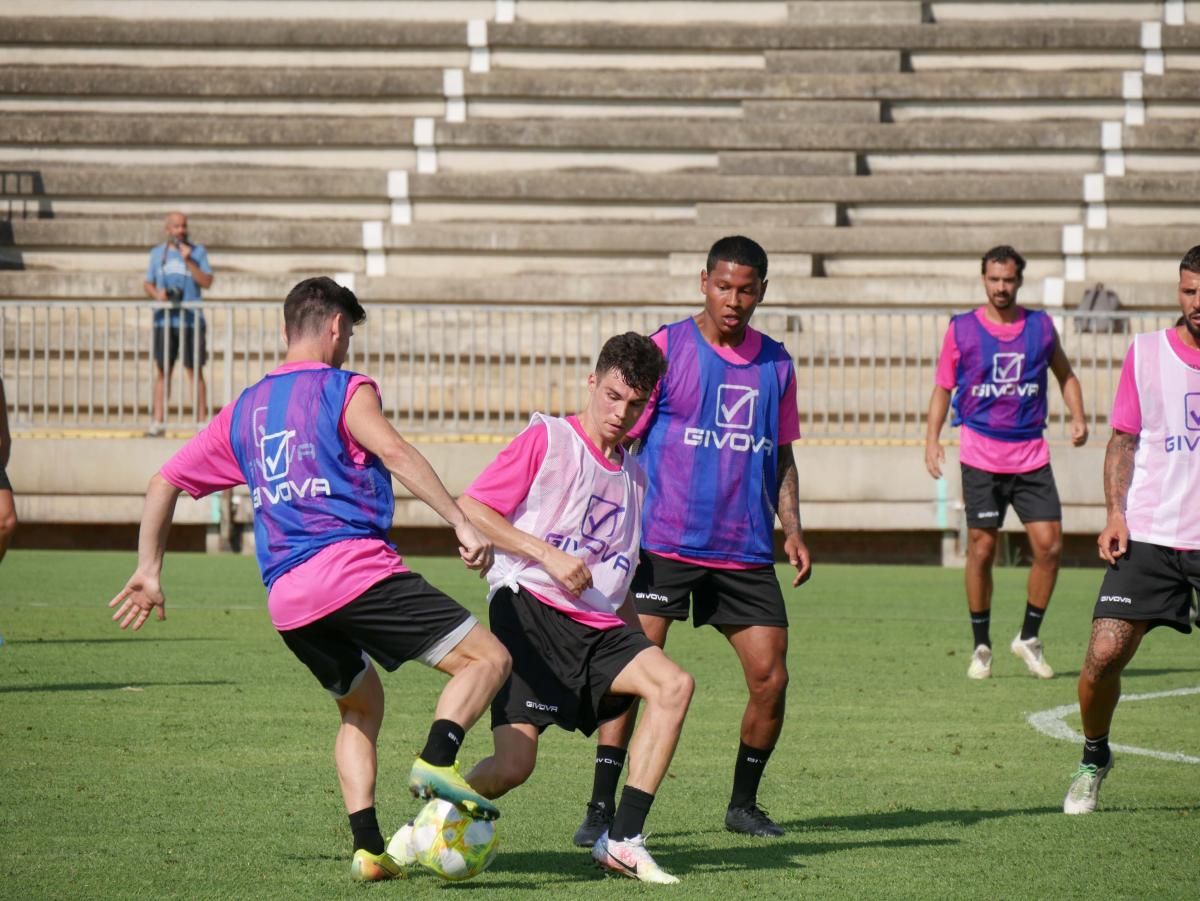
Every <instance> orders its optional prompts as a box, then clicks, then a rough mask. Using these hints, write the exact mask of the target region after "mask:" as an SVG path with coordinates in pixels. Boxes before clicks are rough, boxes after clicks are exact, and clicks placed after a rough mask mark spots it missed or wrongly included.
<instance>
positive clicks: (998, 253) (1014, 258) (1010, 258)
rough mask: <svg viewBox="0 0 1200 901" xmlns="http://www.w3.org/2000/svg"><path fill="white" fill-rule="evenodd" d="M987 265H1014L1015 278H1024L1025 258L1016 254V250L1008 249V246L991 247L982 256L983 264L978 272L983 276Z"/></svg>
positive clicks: (985, 273)
mask: <svg viewBox="0 0 1200 901" xmlns="http://www.w3.org/2000/svg"><path fill="white" fill-rule="evenodd" d="M988 263H1016V264H1017V278H1024V277H1025V257H1023V256H1021V255H1020V254H1019V253H1017V251H1016V248H1014V247H1010V246H1009V245H1008V244H1000V245H998V246H997V247H993V248H992V249H991V250H989V251H988V252H987V253H985V254H984V255H983V262H982V264H980V266H979V271H980V273H981V274H983V275H987V267H988Z"/></svg>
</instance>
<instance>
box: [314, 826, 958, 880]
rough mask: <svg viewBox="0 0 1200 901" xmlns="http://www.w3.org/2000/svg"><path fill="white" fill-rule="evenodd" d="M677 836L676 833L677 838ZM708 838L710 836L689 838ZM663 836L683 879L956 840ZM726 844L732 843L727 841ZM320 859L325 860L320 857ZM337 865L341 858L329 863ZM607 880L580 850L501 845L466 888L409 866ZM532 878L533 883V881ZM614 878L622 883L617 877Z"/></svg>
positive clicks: (659, 844)
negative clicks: (451, 873)
mask: <svg viewBox="0 0 1200 901" xmlns="http://www.w3.org/2000/svg"><path fill="white" fill-rule="evenodd" d="M677 834H678V833H677ZM688 834H694V835H704V836H708V837H710V838H711V837H712V835H713V833H711V832H704V833H701V832H697V833H688ZM664 835H666V833H656V834H655V841H652V842H651V845H653V848H652V849H651V850H652V853H653V854H654V857H655V859H656V860H657V861H658V862H659V863H660V864H661V865H662V867H663V869H665V870H666V871H667V872H668V873H674V874H675V875H677V876H684V875H685V874H687V873H692V872H696V873H719V872H729V871H740V870H772V869H774V870H779V869H784V870H795V869H797V868H802V867H803V866H804V858H806V857H818V856H820V855H822V854H834V853H837V852H841V851H858V850H880V849H887V848H931V847H940V846H945V845H957V844H958V843H959V842H958V840H957V839H923V838H912V839H881V840H879V841H842V842H839V841H829V842H811V841H807V842H806V841H797V840H794V839H781V840H778V841H770V842H764V841H761V840H754V841H753V842H752V843H751V844H746V845H735V846H726V847H717V848H714V847H713V846H712V844H711V843H708V842H704V843H699V842H684V843H680V842H678V841H671V840H670V839H669V838H667V839H663V840H661V841H659V840H658V839H662V837H663V836H664ZM730 840H734V839H733V838H732V837H730ZM320 857H322V858H324V857H325V855H320ZM328 859H331V860H341V858H340V857H330V858H328ZM605 876H606V874H605V873H604V872H602V871H601V870H600V868H599V867H597V866H596V865H595V864H594V863H592V856H591V852H590V851H588V850H586V849H583V848H578V849H575V850H572V851H565V850H557V849H550V848H547V849H543V850H532V851H511V852H509V851H505V850H504V847H503V844H502V845H501V848H500V853H499V854H498V855H497V857H496V861H495V863H493V864H492V866H491V868H490V869H489V870H488V872H487V875H486V876H484V877H481V878H479V879H472V880H467V881H466V882H459V883H454V882H444V881H442V880H441V879H439V878H438V877H437V876H435V875H434V874H433V873H432V872H430V871H428V870H425V869H423V868H421V867H420V866H413V867H410V868H409V878H408V880H406V881H408V882H413V881H417V880H423V881H425V882H428V883H431V884H441V885H442V886H444V887H445V888H446V889H447V890H449V889H454V890H457V891H468V892H469V891H484V892H486V891H493V892H494V891H499V890H501V889H512V890H519V891H523V892H532V891H539V890H540V891H548V890H550V891H552V890H554V889H556V888H559V887H560V886H563V885H576V884H579V883H582V882H597V881H599V880H601V879H604V878H605ZM531 877H537V878H536V881H534V880H533V879H532V878H531ZM612 878H614V879H617V880H618V881H619V882H622V883H624V882H625V880H624V879H622V878H621V877H618V876H613V877H612Z"/></svg>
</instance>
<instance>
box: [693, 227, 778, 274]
mask: <svg viewBox="0 0 1200 901" xmlns="http://www.w3.org/2000/svg"><path fill="white" fill-rule="evenodd" d="M721 260H724V261H725V262H727V263H737V264H738V265H739V266H749V267H750V268H751V269H753V270H754V271H755V272H757V273H758V277H759V278H760V279H762V280H763V281H766V280H767V252H766V251H765V250H763V249H762V245H761V244H759V243H758V242H757V241H754V240H751V239H750V238H747V237H746V236H745V235H729V236H728V237H725V238H721V240H719V241H717V243H715V244H714V245H713V246H712V247H711V248H709V251H708V260H707V261H706V263H705V266H704V268H705V269H706V270H707V271H708V272H710V273H711V272H712V271H713V269H714V268H715V267H716V265H717V263H719V262H720V261H721Z"/></svg>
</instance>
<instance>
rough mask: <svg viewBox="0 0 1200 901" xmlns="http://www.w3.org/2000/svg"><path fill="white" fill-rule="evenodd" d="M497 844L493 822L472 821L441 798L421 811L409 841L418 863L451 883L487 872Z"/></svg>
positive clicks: (497, 837)
mask: <svg viewBox="0 0 1200 901" xmlns="http://www.w3.org/2000/svg"><path fill="white" fill-rule="evenodd" d="M406 829H407V827H406ZM401 831H402V832H403V831H404V830H401ZM399 834H400V833H397V835H399ZM393 841H394V839H393ZM499 844H500V841H499V836H498V835H497V834H496V825H495V823H492V822H490V821H488V820H473V819H471V818H470V817H469V816H467V815H466V814H465V813H463V812H462V811H461V810H459V809H458V808H457V807H455V806H454V805H453V804H451V803H450V802H449V801H443V800H441V799H440V798H435V799H434V800H432V801H430V802H429V803H428V804H426V805H425V806H424V807H423V808H421V812H420V813H418V814H417V817H416V819H415V820H413V823H412V833H411V835H410V836H409V839H408V845H409V848H410V849H411V852H412V855H413V856H414V857H415V858H416V860H417V862H418V863H420V864H421V865H422V866H424V867H427V868H429V869H430V870H433V872H434V873H436V874H437V875H438V876H441V877H442V878H443V879H449V880H450V881H452V882H459V881H461V880H463V879H470V878H471V877H472V876H478V875H479V874H480V873H482V872H483V871H484V870H486V869H487V868H488V865H489V864H491V862H492V860H493V858H495V856H496V849H497V847H499Z"/></svg>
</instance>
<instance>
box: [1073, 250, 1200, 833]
mask: <svg viewBox="0 0 1200 901" xmlns="http://www.w3.org/2000/svg"><path fill="white" fill-rule="evenodd" d="M1179 307H1180V310H1181V311H1182V313H1183V315H1182V316H1181V317H1180V319H1179V322H1178V324H1176V325H1175V326H1173V327H1172V328H1169V329H1165V330H1164V331H1159V332H1150V333H1147V334H1144V335H1138V336H1137V337H1136V338H1134V340H1133V344H1132V345H1131V346H1130V348H1129V352H1128V353H1127V354H1126V355H1125V362H1124V364H1123V366H1122V367H1121V380H1120V382H1119V383H1118V385H1117V396H1116V399H1115V400H1114V401H1113V412H1112V417H1111V422H1112V427H1113V433H1112V438H1110V439H1109V442H1108V450H1107V452H1106V453H1105V455H1104V502H1105V506H1106V507H1107V508H1108V524H1107V525H1106V526H1105V527H1104V531H1102V532H1101V533H1100V537H1099V538H1098V539H1097V544H1098V545H1099V548H1100V557H1101V559H1102V560H1104V561H1106V562H1107V563H1108V565H1109V566H1108V570H1107V571H1106V572H1105V574H1104V581H1103V582H1102V583H1101V585H1100V594H1099V597H1098V598H1097V600H1096V607H1095V610H1094V611H1093V613H1092V637H1091V640H1090V641H1089V642H1088V649H1087V656H1086V657H1085V658H1084V661H1083V669H1082V671H1081V672H1080V674H1079V712H1080V715H1081V717H1082V719H1083V735H1084V743H1083V761H1082V762H1081V763H1080V764H1079V769H1078V770H1076V771H1075V776H1074V778H1072V780H1071V786H1070V788H1069V789H1068V790H1067V796H1066V798H1065V799H1064V800H1063V812H1064V813H1070V814H1082V813H1091V812H1092V811H1094V810H1095V809H1096V802H1097V799H1098V798H1099V795H1100V785H1101V783H1102V782H1103V781H1104V777H1105V776H1107V775H1108V773H1109V771H1110V770H1111V769H1112V765H1113V755H1112V751H1111V749H1110V748H1109V746H1108V732H1109V727H1110V726H1111V725H1112V718H1113V711H1114V710H1115V709H1116V706H1117V701H1118V699H1119V698H1120V696H1121V672H1122V671H1123V670H1124V669H1125V667H1126V666H1127V665H1128V664H1129V661H1130V660H1132V659H1133V655H1134V654H1135V653H1136V652H1137V649H1138V646H1139V645H1140V644H1141V642H1142V638H1143V636H1145V634H1146V633H1147V632H1149V631H1150V630H1151V629H1153V628H1155V627H1156V626H1169V627H1170V628H1172V629H1176V630H1178V631H1180V632H1183V633H1184V634H1187V633H1188V632H1191V631H1192V623H1191V608H1192V601H1193V598H1194V597H1195V594H1196V592H1197V590H1200V502H1198V501H1197V497H1198V496H1200V245H1197V246H1196V247H1193V248H1192V249H1191V250H1189V251H1188V252H1187V253H1186V254H1185V255H1184V257H1183V260H1182V262H1180V264H1179Z"/></svg>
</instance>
